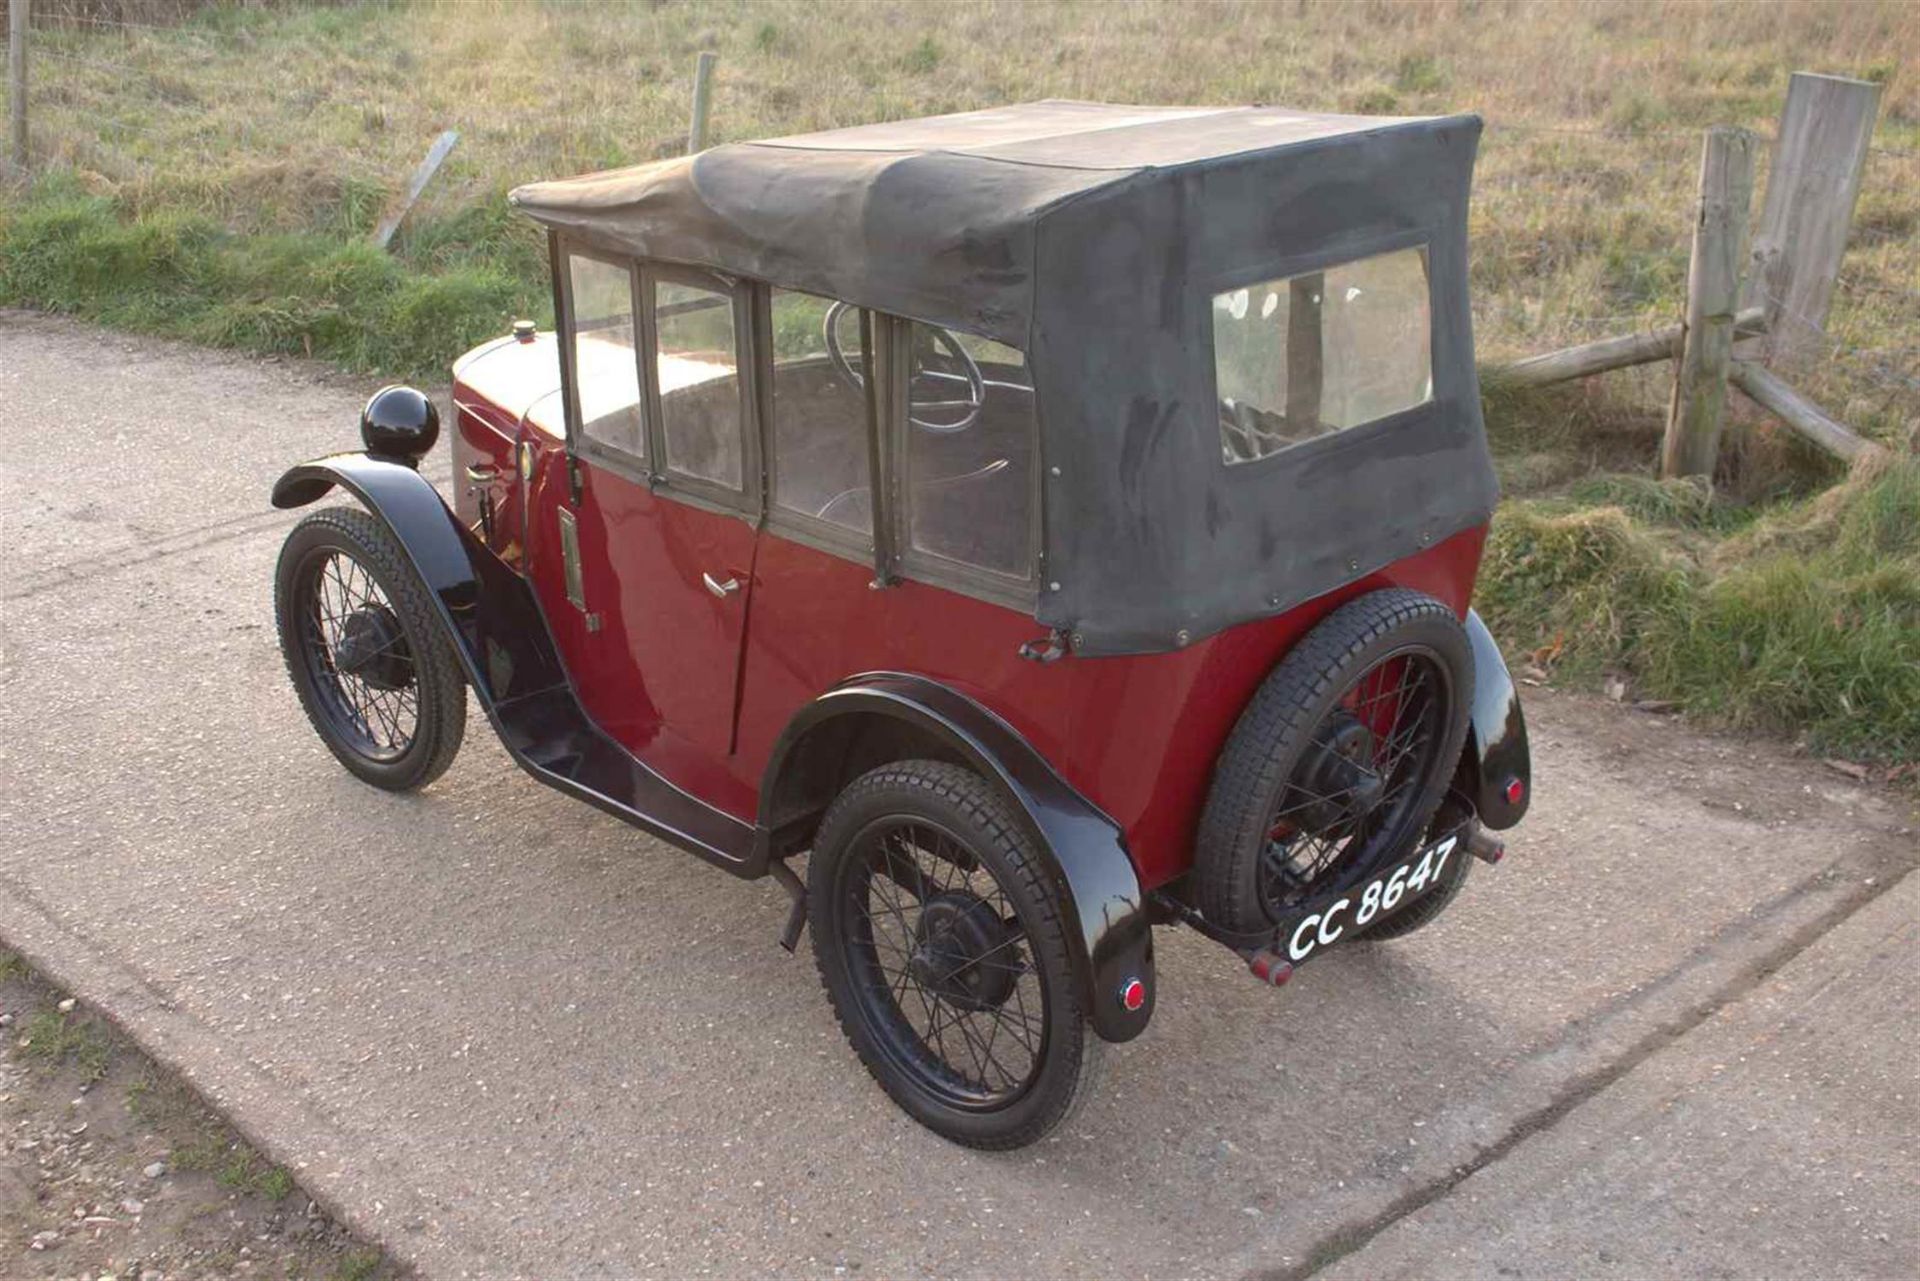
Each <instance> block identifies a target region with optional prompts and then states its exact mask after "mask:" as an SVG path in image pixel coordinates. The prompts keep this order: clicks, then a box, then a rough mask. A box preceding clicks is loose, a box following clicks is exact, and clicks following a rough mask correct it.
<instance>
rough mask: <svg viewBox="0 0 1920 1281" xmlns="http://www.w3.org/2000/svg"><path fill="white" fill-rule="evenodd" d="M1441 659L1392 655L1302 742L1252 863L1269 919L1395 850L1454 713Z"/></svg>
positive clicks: (1416, 652)
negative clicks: (1262, 845)
mask: <svg viewBox="0 0 1920 1281" xmlns="http://www.w3.org/2000/svg"><path fill="white" fill-rule="evenodd" d="M1449 689H1450V686H1449V684H1448V681H1447V678H1446V676H1445V673H1444V671H1443V670H1442V668H1441V665H1440V660H1439V659H1438V657H1437V656H1436V655H1434V654H1432V653H1430V652H1428V651H1426V650H1425V649H1420V648H1414V649H1408V650H1404V651H1397V652H1395V653H1392V654H1389V655H1388V656H1387V657H1385V658H1382V659H1380V660H1378V661H1376V662H1374V663H1373V664H1372V665H1370V666H1369V667H1368V668H1367V669H1366V670H1365V671H1363V672H1361V673H1360V674H1359V675H1358V676H1357V677H1355V678H1354V679H1353V680H1352V681H1351V682H1350V683H1349V685H1348V686H1347V688H1346V689H1345V690H1344V691H1343V692H1342V693H1341V695H1340V696H1339V697H1338V698H1337V699H1335V700H1334V703H1333V705H1332V706H1331V707H1330V708H1329V710H1328V711H1327V713H1326V715H1325V716H1324V717H1322V719H1321V721H1320V723H1319V724H1318V725H1316V726H1315V727H1314V729H1313V732H1312V733H1311V734H1309V735H1307V736H1306V742H1307V745H1306V747H1305V748H1304V749H1302V750H1301V751H1300V753H1299V755H1298V756H1297V757H1296V759H1295V764H1294V767H1293V775H1292V776H1291V777H1290V778H1289V780H1288V782H1287V784H1286V785H1285V786H1284V787H1282V788H1281V789H1280V795H1279V797H1278V798H1277V800H1276V801H1275V804H1274V809H1273V812H1272V814H1271V817H1270V819H1269V821H1268V826H1267V829H1266V830H1267V833H1268V836H1267V844H1266V848H1265V850H1264V852H1263V854H1262V857H1261V859H1260V861H1259V864H1258V877H1259V887H1258V888H1259V893H1260V898H1261V901H1262V903H1263V905H1264V906H1265V907H1266V909H1267V912H1268V914H1269V915H1270V916H1273V917H1279V916H1281V915H1283V914H1285V913H1286V912H1287V911H1288V910H1289V909H1290V908H1291V907H1292V906H1293V905H1294V904H1296V903H1299V902H1301V901H1303V900H1304V899H1306V898H1308V897H1310V896H1312V895H1315V894H1319V893H1322V892H1324V891H1327V890H1331V889H1334V888H1338V887H1340V886H1342V885H1344V884H1345V883H1346V882H1347V881H1348V880H1350V879H1352V878H1353V877H1356V876H1359V875H1362V874H1364V873H1367V872H1369V871H1371V870H1372V869H1373V868H1374V867H1375V866H1377V865H1378V864H1379V862H1380V861H1381V859H1383V858H1384V857H1386V856H1387V855H1389V854H1392V853H1395V852H1397V851H1398V850H1399V849H1400V847H1401V846H1402V845H1403V844H1404V843H1405V842H1406V841H1407V840H1408V839H1410V837H1411V836H1412V835H1416V833H1413V832H1412V831H1411V827H1412V823H1411V822H1410V820H1413V819H1417V818H1418V817H1419V816H1418V815H1415V814H1413V812H1412V811H1413V809H1414V807H1415V804H1416V802H1417V801H1418V799H1419V797H1420V796H1421V795H1422V794H1423V793H1424V792H1425V791H1426V787H1427V784H1428V783H1429V782H1431V780H1432V778H1433V773H1434V771H1435V770H1436V769H1439V768H1440V767H1441V765H1442V763H1441V762H1440V761H1439V760H1438V759H1437V757H1438V744H1439V743H1440V742H1441V740H1442V739H1443V738H1444V737H1445V727H1446V724H1447V717H1448V715H1449V714H1450V710H1451V709H1450V695H1449Z"/></svg>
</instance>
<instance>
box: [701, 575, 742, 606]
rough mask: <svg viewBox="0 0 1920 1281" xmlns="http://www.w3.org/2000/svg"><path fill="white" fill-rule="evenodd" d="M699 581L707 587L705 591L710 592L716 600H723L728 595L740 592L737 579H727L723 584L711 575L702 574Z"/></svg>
mask: <svg viewBox="0 0 1920 1281" xmlns="http://www.w3.org/2000/svg"><path fill="white" fill-rule="evenodd" d="M700 581H701V582H703V583H705V584H706V585H707V590H708V591H710V592H712V593H713V594H714V597H715V598H716V599H718V600H725V599H726V598H727V596H728V595H729V594H730V593H733V592H737V591H739V590H740V580H739V579H737V578H729V579H728V580H727V581H726V582H724V583H723V582H721V581H720V580H719V579H717V578H715V577H714V576H713V575H712V574H702V575H700Z"/></svg>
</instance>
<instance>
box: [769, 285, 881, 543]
mask: <svg viewBox="0 0 1920 1281" xmlns="http://www.w3.org/2000/svg"><path fill="white" fill-rule="evenodd" d="M772 322H773V323H772V330H773V505H774V506H775V507H776V508H778V509H780V510H783V511H788V512H792V513H795V514H796V515H800V516H810V517H812V518H814V519H815V520H823V521H826V522H828V523H829V524H832V525H837V526H839V527H840V528H842V529H846V530H851V531H852V532H854V533H856V534H864V535H867V536H869V537H870V536H871V535H872V534H873V486H872V481H871V477H870V476H869V474H868V473H869V470H870V462H869V459H870V443H869V440H868V432H867V396H866V389H865V380H866V378H867V376H868V375H867V366H866V355H865V353H864V352H863V351H862V350H861V346H860V310H859V308H857V307H850V306H848V305H846V304H845V303H836V302H833V301H832V300H830V299H826V298H817V297H815V296H814V295H812V294H803V293H796V292H793V291H791V290H786V289H775V290H773V291H772Z"/></svg>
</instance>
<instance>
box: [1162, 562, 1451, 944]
mask: <svg viewBox="0 0 1920 1281" xmlns="http://www.w3.org/2000/svg"><path fill="white" fill-rule="evenodd" d="M1472 701H1473V652H1472V648H1471V646H1470V644H1469V642H1468V640H1467V636H1466V632H1465V630H1464V629H1463V628H1462V627H1461V625H1460V620H1459V619H1457V618H1456V617H1454V614H1453V611H1452V610H1450V609H1448V608H1447V607H1446V606H1445V605H1443V604H1441V603H1440V602H1439V601H1437V600H1434V599H1433V598H1432V597H1430V596H1426V595H1423V594H1421V593H1419V592H1414V591H1408V590H1405V589H1400V588H1395V589H1391V590H1387V591H1379V592H1372V593H1370V594H1368V595H1366V596H1362V597H1360V598H1358V599H1357V600H1353V601H1350V602H1348V603H1347V604H1345V605H1342V606H1341V607H1340V608H1339V609H1336V610H1334V611H1333V613H1331V614H1329V615H1328V616H1327V617H1326V618H1324V619H1322V620H1321V622H1320V623H1319V624H1318V625H1317V626H1316V627H1315V628H1314V629H1313V630H1312V631H1310V632H1308V633H1307V635H1306V636H1305V637H1304V638H1303V639H1302V640H1301V641H1300V643H1299V644H1297V645H1295V646H1294V647H1293V649H1292V650H1291V651H1289V652H1288V654H1287V656H1286V657H1285V658H1284V659H1282V660H1281V661H1280V663H1279V665H1278V666H1276V667H1275V668H1274V669H1273V671H1272V672H1271V673H1269V674H1268V676H1267V679H1266V680H1265V681H1264V682H1263V683H1262V684H1261V686H1260V689H1259V690H1258V691H1257V692H1256V693H1255V695H1254V697H1253V699H1252V701H1251V702H1249V703H1248V705H1247V708H1246V710H1245V711H1243V712H1242V713H1241V714H1240V720H1239V722H1238V723H1237V724H1236V725H1235V726H1234V730H1233V734H1232V735H1231V737H1229V738H1228V740H1227V746H1226V748H1225V749H1224V750H1223V751H1222V752H1221V754H1220V760H1219V762H1218V763H1217V764H1216V765H1215V767H1214V776H1213V785H1212V788H1211V789H1210V791H1209V793H1208V796H1207V804H1206V809H1205V810H1204V812H1203V813H1202V815H1201V822H1200V834H1199V840H1198V842H1197V844H1198V849H1197V852H1196V856H1195V861H1194V894H1195V897H1196V902H1197V904H1198V906H1199V908H1200V910H1201V911H1202V912H1203V913H1205V914H1206V916H1207V917H1208V919H1210V920H1213V921H1216V922H1218V923H1220V924H1222V925H1224V926H1225V927H1227V928H1228V929H1233V930H1244V931H1254V930H1260V929H1265V928H1266V927H1267V926H1268V925H1270V924H1272V923H1273V922H1275V921H1277V920H1279V919H1280V918H1281V917H1283V916H1284V915H1285V914H1286V913H1287V912H1288V911H1289V910H1290V909H1291V908H1292V907H1293V905H1294V904H1296V903H1299V902H1301V901H1303V900H1305V899H1307V898H1310V897H1313V896H1315V895H1319V894H1322V893H1326V892H1329V891H1334V890H1343V889H1346V888H1347V887H1349V886H1351V885H1354V884H1356V883H1358V882H1359V881H1362V880H1364V879H1365V878H1366V877H1368V876H1369V875H1371V874H1372V873H1373V872H1374V871H1375V870H1376V869H1378V868H1380V867H1382V866H1384V865H1385V864H1387V863H1389V862H1391V861H1392V860H1394V859H1397V858H1400V857H1402V856H1404V855H1405V854H1407V853H1409V852H1411V851H1412V850H1413V849H1414V848H1415V847H1416V843H1417V842H1418V840H1419V838H1420V836H1421V834H1422V833H1423V832H1424V831H1425V830H1426V827H1427V822H1428V820H1429V819H1430V818H1431V817H1432V816H1433V812H1434V809H1435V807H1436V806H1437V805H1438V804H1439V802H1440V799H1441V797H1442V795H1443V794H1444V793H1445V790H1446V787H1447V783H1448V780H1449V779H1450V778H1451V777H1452V775H1453V771H1454V766H1455V764H1456V763H1457V762H1458V760H1459V757H1460V749H1461V746H1462V744H1463V743H1464V742H1465V739H1466V732H1467V709H1468V707H1469V706H1470V705H1471V703H1472ZM1409 910H1411V909H1409Z"/></svg>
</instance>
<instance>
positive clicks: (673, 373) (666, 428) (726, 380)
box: [653, 280, 742, 489]
mask: <svg viewBox="0 0 1920 1281" xmlns="http://www.w3.org/2000/svg"><path fill="white" fill-rule="evenodd" d="M653 324H654V342H655V357H654V361H655V363H654V369H655V373H656V378H657V379H658V384H659V395H660V427H661V437H662V440H663V442H664V445H665V455H666V457H665V462H666V465H667V468H668V470H670V471H675V472H679V473H680V474H682V475H685V476H692V477H695V478H697V479H699V480H707V481H712V482H714V483H715V484H718V485H724V486H725V487H726V488H728V489H739V488H740V487H741V476H742V465H741V457H740V454H741V419H740V362H739V357H738V354H737V352H736V350H735V347H734V325H733V295H732V293H731V292H729V291H726V290H723V289H718V288H709V287H706V286H702V285H689V284H682V283H680V282H678V281H673V280H657V281H655V282H654V286H653Z"/></svg>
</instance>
